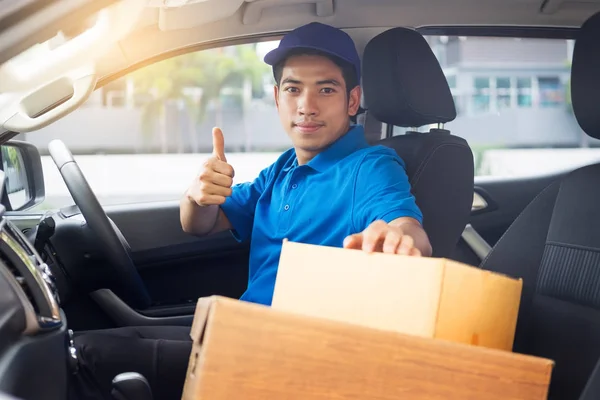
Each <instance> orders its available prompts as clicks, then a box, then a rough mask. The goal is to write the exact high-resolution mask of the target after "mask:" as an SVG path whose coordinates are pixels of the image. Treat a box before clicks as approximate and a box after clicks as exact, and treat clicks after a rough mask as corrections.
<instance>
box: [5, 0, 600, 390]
mask: <svg viewBox="0 0 600 400" xmlns="http://www.w3.org/2000/svg"><path fill="white" fill-rule="evenodd" d="M2 3H3V1H2V0H0V6H4V5H3V4H2ZM5 5H6V7H5V8H4V11H0V37H1V38H2V40H1V41H0V121H2V126H1V127H0V143H1V144H2V146H1V147H2V151H1V152H0V158H1V161H2V164H1V165H2V173H0V179H1V180H2V182H1V184H0V188H3V190H2V194H1V196H0V200H1V204H2V208H1V210H0V214H1V215H0V217H1V221H0V399H4V398H6V399H24V400H29V399H66V398H67V397H68V387H69V380H70V376H71V375H72V374H73V373H76V371H77V353H76V351H75V349H74V347H73V342H72V341H73V339H74V337H76V336H77V334H79V333H80V332H85V331H90V330H97V329H106V328H113V327H122V326H149V325H181V326H191V323H192V319H193V314H194V310H195V305H196V300H197V299H198V298H200V297H204V296H209V295H213V294H218V295H222V296H227V297H232V298H239V297H240V296H241V294H242V293H243V292H244V290H245V288H246V285H247V280H248V257H249V245H248V243H238V242H237V241H236V240H235V239H234V237H233V236H232V235H231V233H230V232H224V233H218V234H214V235H210V236H205V237H194V236H190V235H188V234H186V233H184V232H183V231H182V229H181V225H180V220H179V201H178V199H173V200H169V201H152V202H134V203H124V204H110V205H105V204H103V202H102V201H100V200H99V198H100V196H98V195H97V193H96V191H95V190H94V188H93V185H91V184H90V182H91V181H90V180H88V177H87V176H86V174H84V172H83V170H84V168H83V164H82V165H80V164H79V163H78V160H79V156H78V155H77V154H75V152H72V151H71V149H70V148H69V147H68V146H67V145H66V144H65V142H64V141H62V140H60V138H48V139H49V140H46V139H44V140H46V142H45V143H46V145H45V149H44V151H47V153H44V154H47V155H48V156H49V158H48V160H50V161H51V164H52V165H51V166H52V168H54V169H55V170H56V171H57V173H58V174H59V175H60V178H61V179H62V180H64V183H65V185H66V187H67V189H68V193H69V195H70V197H71V198H72V201H71V205H68V206H64V207H59V208H50V209H39V208H37V209H36V208H35V207H36V206H37V205H39V204H40V203H41V202H42V201H43V200H44V197H45V196H46V191H47V190H46V189H47V186H48V185H47V181H45V179H47V178H48V177H47V174H46V172H45V171H46V170H45V169H44V168H46V164H43V162H44V161H43V160H44V159H43V157H42V156H43V154H41V152H40V149H39V148H38V146H36V145H35V144H32V141H31V140H30V139H29V138H33V137H35V135H36V133H37V131H38V130H40V129H43V128H45V127H48V126H51V125H53V124H54V125H56V124H59V123H60V122H61V120H63V119H64V118H65V117H66V116H67V115H69V114H71V113H74V112H76V110H77V109H78V108H80V107H83V106H82V105H83V104H84V103H85V101H86V99H88V98H89V97H90V96H91V95H92V94H93V92H94V91H99V90H100V89H101V88H103V87H105V86H107V85H110V84H111V82H114V81H115V80H118V79H119V78H121V77H123V76H126V75H128V74H131V73H132V72H134V71H136V70H139V69H141V68H144V67H146V66H149V65H153V64H155V63H158V62H160V61H162V60H167V59H170V58H173V57H176V56H178V55H182V54H186V53H191V52H195V51H200V50H204V49H211V48H217V47H223V46H226V45H234V44H241V43H256V42H261V41H263V42H264V41H267V40H277V39H279V38H281V36H282V35H283V34H285V32H288V31H290V30H292V29H294V28H296V27H298V26H300V25H302V24H305V23H308V22H312V21H320V22H323V23H327V24H331V25H333V26H336V27H339V28H342V29H343V30H344V31H346V32H347V33H348V34H349V35H350V36H351V37H352V38H353V40H354V41H355V43H356V46H357V49H358V51H359V54H360V56H361V58H362V65H363V70H364V74H363V77H362V88H363V104H362V107H361V113H360V114H359V115H358V122H359V123H360V124H362V125H364V127H365V131H366V134H367V139H368V141H369V142H370V143H371V144H373V145H377V144H380V145H384V146H388V147H391V148H393V149H394V150H395V151H396V152H397V153H398V154H399V155H400V157H401V158H402V159H403V160H404V161H405V163H406V171H407V174H408V177H409V180H410V183H411V186H412V192H413V194H414V195H415V198H416V200H417V203H418V205H419V207H420V208H421V210H422V212H423V216H424V228H425V231H426V232H427V234H428V236H429V237H430V240H431V243H432V247H433V252H434V253H433V256H434V257H443V258H449V259H453V260H456V261H460V262H463V263H466V264H470V265H474V266H478V267H479V268H482V269H484V270H489V271H494V272H499V273H502V274H506V275H508V276H511V277H515V278H522V279H523V282H524V286H523V294H522V299H521V306H520V312H519V319H518V324H517V331H516V337H515V343H514V351H515V352H518V353H523V354H529V355H534V356H540V357H546V358H549V359H552V360H554V361H555V366H554V370H553V374H552V381H551V386H550V391H549V395H548V398H549V399H552V400H556V399H580V400H589V399H592V398H597V397H598V396H600V368H597V369H596V370H595V367H596V366H597V365H600V364H599V363H600V272H599V271H600V257H599V256H598V254H599V249H600V242H599V240H600V232H599V231H598V228H597V226H598V225H599V224H598V223H597V221H600V213H599V211H598V207H596V205H597V203H598V202H599V201H600V198H599V197H597V196H600V191H599V190H598V189H597V187H596V185H595V179H598V178H599V177H600V164H595V163H592V164H591V165H587V166H584V167H581V168H571V169H568V170H565V171H563V172H560V173H555V172H552V173H549V174H541V175H535V176H525V177H512V178H511V177H508V178H496V177H484V176H477V175H476V172H475V169H476V157H475V155H474V151H473V149H472V147H471V146H470V144H469V142H468V141H467V140H465V138H464V137H463V132H461V131H460V130H459V129H456V130H455V129H454V128H452V127H451V126H447V125H450V123H451V122H452V121H453V120H455V119H456V118H457V107H456V99H455V97H454V95H453V91H452V88H451V85H450V84H449V83H448V81H447V79H446V76H445V74H444V70H443V68H442V65H441V63H440V61H439V58H438V55H437V54H435V52H434V51H433V50H432V47H431V46H430V44H429V42H428V41H427V40H426V37H427V36H435V37H438V36H456V37H471V36H474V37H504V38H533V39H561V40H563V39H565V40H572V41H573V42H574V47H573V55H572V64H571V70H570V77H571V78H570V99H571V102H572V109H573V113H574V117H575V119H576V122H577V124H578V126H579V127H581V129H582V130H583V132H584V133H585V134H586V135H587V136H588V137H589V138H590V139H591V140H594V139H600V117H598V115H599V113H598V102H597V101H596V93H597V92H598V91H600V2H598V1H597V0H583V1H582V0H577V1H571V0H543V1H542V0H502V1H500V0H484V1H482V0H446V1H440V0H421V1H414V0H412V1H411V0H395V1H391V0H368V1H367V0H306V1H295V0H252V1H251V0H246V1H244V0H205V1H194V0H187V1H186V0H183V1H167V0H127V1H126V0H123V1H120V2H119V1H114V0H101V1H100V0H97V1H96V0H95V1H94V2H89V1H83V0H80V1H73V2H71V3H70V4H66V2H62V1H30V2H23V3H17V2H12V4H5ZM104 11H106V12H105V13H103V12H104ZM82 21H85V22H82ZM90 21H91V22H90ZM94 23H95V24H96V25H93V24H94ZM103 24H105V25H106V26H105V25H103ZM90 26H93V28H96V27H100V28H102V29H105V30H103V31H101V30H100V28H98V32H100V33H99V34H98V35H96V36H94V35H91V34H89V35H88V33H89V32H91V31H92V29H90ZM107 26H108V28H107ZM103 27H104V28H103ZM88 29H89V31H88ZM59 31H60V32H61V35H62V37H63V40H66V43H67V44H70V46H66V45H63V46H62V47H61V46H58V47H57V48H56V51H57V53H56V54H57V58H56V62H54V63H52V62H51V61H44V62H42V61H39V62H38V63H37V64H36V63H35V62H33V61H31V59H29V58H27V57H20V55H21V54H24V52H26V50H28V49H30V48H31V47H32V46H34V47H35V46H36V45H37V44H39V43H43V42H45V41H47V40H49V39H51V38H53V37H54V36H55V35H56V34H57V32H59ZM65 37H67V38H69V39H70V40H71V41H69V40H67V39H64V38H65ZM84 39H85V40H84ZM86 40H87V41H88V42H86ZM71 44H72V45H71ZM92 44H93V46H94V47H93V49H94V51H89V50H88V49H90V48H92V47H91V46H92ZM67 48H68V49H69V52H67ZM61 51H62V53H60V54H59V52H61ZM58 55H60V57H59V56H58ZM40 57H42V58H43V56H40ZM46 58H47V57H46ZM40 60H41V58H40ZM11 63H12V64H11ZM45 63H46V64H45ZM31 64H36V65H33V66H32V65H31ZM26 67H27V68H26ZM29 67H31V68H29ZM75 67H76V68H75ZM28 68H29V69H28ZM28 74H29V75H28ZM397 128H402V129H404V130H405V133H404V134H401V135H395V134H394V129H397ZM487 128H488V126H486V125H485V124H482V125H481V126H479V127H478V131H481V132H482V133H483V132H484V131H485V130H486V129H487ZM80 130H81V135H82V136H83V137H85V134H86V126H81V127H80ZM541 133H542V134H543V132H541ZM24 134H26V135H25V136H24ZM14 166H17V167H16V169H17V171H18V172H19V173H18V174H17V173H15V172H14V168H15V167H14ZM184 172H189V171H182V173H184ZM19 174H20V175H19ZM15 176H16V177H17V178H15ZM19 176H20V177H21V178H20V179H22V180H24V182H25V185H24V187H23V188H22V191H23V193H25V195H26V199H25V201H23V202H21V204H19V205H18V206H17V205H16V203H15V200H14V197H11V194H10V193H9V190H8V188H9V186H10V185H14V184H15V183H14V182H15V181H16V180H18V179H19V178H18V177H19ZM184 190H185V188H184V187H182V188H181V192H182V193H183V191H184ZM135 379H136V377H135V376H121V377H119V378H117V379H116V380H115V382H114V385H115V387H116V388H117V391H119V390H120V391H121V392H122V393H124V394H122V395H121V396H122V397H120V398H122V399H127V400H146V399H148V398H149V397H148V393H146V392H145V389H144V388H143V387H142V388H140V386H139V385H138V384H136V383H135V382H134V383H133V384H132V382H133V381H135ZM508 384H510V383H508ZM130 386H131V387H130ZM142 386H143V385H142ZM2 396H5V397H2Z"/></svg>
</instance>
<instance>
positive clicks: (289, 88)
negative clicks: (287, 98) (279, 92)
mask: <svg viewBox="0 0 600 400" xmlns="http://www.w3.org/2000/svg"><path fill="white" fill-rule="evenodd" d="M285 91H286V92H289V93H298V88H297V87H293V86H289V87H287V88H285Z"/></svg>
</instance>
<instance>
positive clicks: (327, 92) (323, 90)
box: [321, 88, 335, 94]
mask: <svg viewBox="0 0 600 400" xmlns="http://www.w3.org/2000/svg"><path fill="white" fill-rule="evenodd" d="M321 92H323V93H326V94H330V93H335V90H334V89H332V88H323V89H321Z"/></svg>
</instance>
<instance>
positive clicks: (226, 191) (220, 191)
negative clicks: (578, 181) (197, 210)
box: [202, 183, 231, 197]
mask: <svg viewBox="0 0 600 400" xmlns="http://www.w3.org/2000/svg"><path fill="white" fill-rule="evenodd" d="M202 194H206V195H217V196H224V197H229V196H231V188H230V187H225V186H219V185H215V184H214V183H205V184H204V187H203V188H202Z"/></svg>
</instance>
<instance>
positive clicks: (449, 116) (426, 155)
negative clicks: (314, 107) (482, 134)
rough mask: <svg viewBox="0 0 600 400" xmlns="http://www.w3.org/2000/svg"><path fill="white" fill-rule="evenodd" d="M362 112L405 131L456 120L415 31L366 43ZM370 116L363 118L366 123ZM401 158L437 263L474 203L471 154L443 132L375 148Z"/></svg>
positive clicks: (443, 83) (437, 72)
mask: <svg viewBox="0 0 600 400" xmlns="http://www.w3.org/2000/svg"><path fill="white" fill-rule="evenodd" d="M363 87H364V96H365V103H366V106H367V113H371V114H372V115H373V116H374V117H376V118H377V119H378V120H380V121H382V122H385V123H387V124H392V125H396V126H404V127H407V126H408V127H411V126H412V127H418V126H422V125H429V124H438V123H445V122H448V121H451V120H453V119H454V118H455V117H456V110H455V107H454V102H453V99H452V94H451V92H450V88H449V87H448V83H447V81H446V78H445V77H444V74H443V72H442V69H441V67H440V65H439V63H438V61H437V59H436V58H435V55H434V54H433V52H432V51H431V48H430V46H429V44H428V43H427V42H426V40H425V39H424V38H423V36H421V35H420V34H419V33H417V32H415V31H413V30H411V29H406V28H394V29H391V30H388V31H386V32H384V33H382V34H380V35H378V36H376V37H375V38H373V39H372V40H371V41H370V42H369V43H368V44H367V46H366V48H365V52H364V57H363ZM368 116H369V114H367V118H368ZM376 143H378V144H383V145H385V146H388V147H391V148H393V149H394V150H396V152H397V153H398V155H399V156H400V157H401V158H402V159H403V160H404V162H405V164H406V169H407V174H408V177H409V179H410V182H411V185H412V192H413V194H414V196H415V198H416V200H417V204H418V205H419V207H420V208H421V211H422V213H423V225H424V228H425V231H426V232H427V234H428V235H429V240H430V241H431V245H432V247H433V255H434V256H436V257H449V256H451V255H452V252H453V250H454V248H455V246H456V244H457V243H458V240H459V239H460V235H461V233H462V232H463V230H464V228H465V225H466V224H467V222H468V220H469V216H470V213H471V206H472V204H473V181H474V166H473V153H472V152H471V149H470V147H469V145H468V144H467V142H466V141H465V140H464V139H462V138H460V137H457V136H453V135H451V134H450V132H449V131H447V130H444V129H432V130H431V131H430V132H414V133H410V134H406V135H400V136H394V137H392V138H388V139H384V140H382V141H379V142H376Z"/></svg>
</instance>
